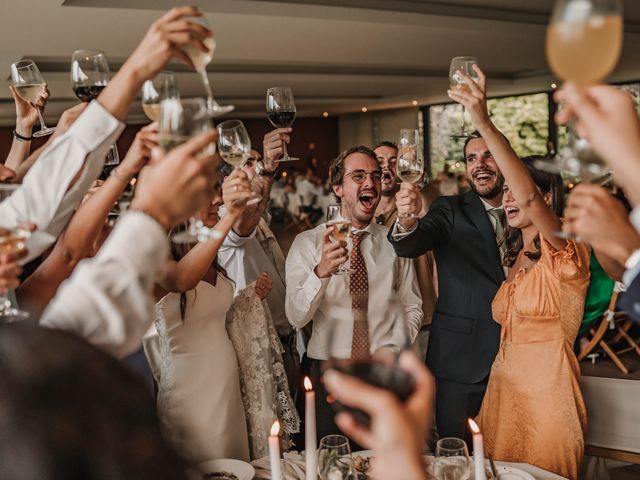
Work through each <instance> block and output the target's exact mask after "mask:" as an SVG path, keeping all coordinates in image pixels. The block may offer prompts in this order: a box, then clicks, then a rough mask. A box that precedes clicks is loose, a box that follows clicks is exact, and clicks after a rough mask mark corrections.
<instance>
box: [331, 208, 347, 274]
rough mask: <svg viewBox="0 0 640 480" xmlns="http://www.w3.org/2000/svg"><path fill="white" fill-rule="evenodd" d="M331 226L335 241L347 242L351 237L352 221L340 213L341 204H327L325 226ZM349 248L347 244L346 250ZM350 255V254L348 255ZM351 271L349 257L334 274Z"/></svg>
mask: <svg viewBox="0 0 640 480" xmlns="http://www.w3.org/2000/svg"><path fill="white" fill-rule="evenodd" d="M331 227H333V235H332V239H333V241H335V242H348V240H349V238H350V237H351V230H352V223H351V219H349V218H346V217H345V216H343V215H342V209H341V206H340V205H338V204H333V205H329V206H327V223H326V228H331ZM348 250H349V245H348V244H347V251H348ZM349 256H350V255H349ZM350 272H351V269H350V268H349V259H347V261H346V262H345V263H343V264H342V265H340V267H338V270H336V272H335V273H334V275H345V274H348V273H350Z"/></svg>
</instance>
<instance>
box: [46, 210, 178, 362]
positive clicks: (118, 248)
mask: <svg viewBox="0 0 640 480" xmlns="http://www.w3.org/2000/svg"><path fill="white" fill-rule="evenodd" d="M168 254H169V246H168V243H167V232H166V231H165V230H164V229H163V228H162V227H161V226H160V224H158V223H157V222H156V221H155V220H153V219H152V218H151V217H149V216H147V215H146V214H144V213H140V212H135V211H131V212H127V213H126V214H124V215H123V216H122V218H121V219H120V220H119V221H118V223H117V224H116V227H115V228H114V229H113V232H111V235H109V238H108V239H107V241H106V242H105V243H104V245H103V246H102V248H101V249H100V251H99V252H98V254H97V255H96V256H95V257H93V258H89V259H85V260H83V261H81V262H80V263H79V264H78V266H77V267H76V269H75V270H74V272H73V275H71V277H70V278H69V279H68V280H66V281H65V282H64V283H63V284H62V285H61V286H60V288H59V289H58V293H57V294H56V296H55V297H54V298H53V300H52V301H51V303H49V306H48V307H47V309H46V310H45V311H44V313H43V314H42V317H41V319H40V325H42V326H44V327H49V328H57V329H60V330H68V331H72V332H74V333H76V334H78V335H80V336H81V337H83V338H84V339H85V340H87V341H88V342H89V343H91V344H93V345H95V346H96V347H99V348H102V349H103V350H106V351H108V352H111V353H112V354H114V355H116V356H117V357H124V356H126V355H128V354H130V353H131V352H134V351H135V350H137V349H138V348H139V346H140V342H141V340H142V336H143V335H144V334H145V332H146V331H147V330H148V328H149V326H150V325H151V323H152V322H153V319H154V315H153V306H154V303H155V302H154V300H153V298H152V297H151V289H152V288H153V285H154V283H155V278H156V274H157V272H158V270H159V268H160V267H162V265H163V264H164V261H165V259H166V258H167V256H168Z"/></svg>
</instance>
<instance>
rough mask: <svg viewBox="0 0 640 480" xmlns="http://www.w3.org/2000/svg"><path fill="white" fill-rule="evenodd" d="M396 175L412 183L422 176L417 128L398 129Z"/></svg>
mask: <svg viewBox="0 0 640 480" xmlns="http://www.w3.org/2000/svg"><path fill="white" fill-rule="evenodd" d="M397 175H398V178H399V179H400V180H402V181H403V182H407V183H411V184H413V185H415V184H417V183H419V182H420V181H421V180H422V177H423V176H424V153H423V151H422V141H421V140H420V132H419V131H418V130H412V129H405V128H403V129H402V130H400V138H399V139H398V161H397ZM407 218H417V215H415V214H413V213H410V214H408V215H407Z"/></svg>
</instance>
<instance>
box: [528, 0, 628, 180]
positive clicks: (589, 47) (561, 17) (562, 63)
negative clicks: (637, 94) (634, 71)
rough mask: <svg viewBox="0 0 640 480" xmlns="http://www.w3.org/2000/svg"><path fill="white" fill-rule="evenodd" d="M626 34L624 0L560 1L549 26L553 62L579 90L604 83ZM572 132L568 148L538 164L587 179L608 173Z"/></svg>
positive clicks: (549, 51) (557, 72)
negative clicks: (624, 29) (623, 14)
mask: <svg viewBox="0 0 640 480" xmlns="http://www.w3.org/2000/svg"><path fill="white" fill-rule="evenodd" d="M623 36H624V35H623V20H622V2H621V1H620V0H557V1H556V3H555V4H554V7H553V12H552V14H551V21H550V23H549V27H548V28H547V37H546V54H547V62H548V63H549V67H550V68H551V70H552V71H553V73H554V74H555V75H557V76H558V77H559V78H561V79H562V80H564V81H569V82H572V83H575V84H577V85H579V86H588V85H593V84H596V83H599V82H601V81H602V80H604V79H605V78H606V77H607V76H608V75H609V74H610V73H611V71H612V70H613V69H614V68H615V66H616V64H617V63H618V58H619V57H620V52H621V51H622V42H623ZM567 128H568V132H567V133H568V135H567V137H568V138H567V146H566V147H565V148H563V149H562V151H561V152H560V154H559V155H558V156H556V157H555V158H554V159H551V160H550V161H546V162H544V161H541V162H538V164H537V165H536V166H538V167H539V168H541V169H543V170H547V171H552V172H554V173H559V172H561V171H567V172H568V173H569V174H570V175H572V176H574V177H579V178H585V179H586V180H587V181H588V180H597V179H599V178H600V177H602V176H604V175H606V174H607V172H608V169H607V166H606V164H605V163H604V162H603V161H602V159H600V158H599V156H598V155H597V154H596V153H595V152H594V151H593V150H592V148H591V146H590V144H589V142H588V140H586V139H584V138H580V136H579V135H578V134H577V132H576V131H575V126H574V123H573V122H570V123H569V125H568V127H567Z"/></svg>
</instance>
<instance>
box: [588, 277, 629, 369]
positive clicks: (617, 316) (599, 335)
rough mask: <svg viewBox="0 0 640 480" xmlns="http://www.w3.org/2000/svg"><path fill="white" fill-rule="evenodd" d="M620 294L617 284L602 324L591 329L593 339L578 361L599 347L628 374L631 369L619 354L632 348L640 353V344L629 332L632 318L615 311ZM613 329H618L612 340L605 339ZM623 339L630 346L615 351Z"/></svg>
mask: <svg viewBox="0 0 640 480" xmlns="http://www.w3.org/2000/svg"><path fill="white" fill-rule="evenodd" d="M619 294H620V291H619V289H618V287H617V285H616V288H614V291H613V294H612V295H611V300H610V301H609V307H608V308H607V311H606V312H604V315H603V316H602V320H601V321H600V324H599V325H598V327H597V328H590V329H589V333H591V340H589V343H588V344H587V346H586V347H585V348H584V349H583V350H582V351H581V352H580V354H579V355H578V361H581V360H584V359H585V358H586V357H587V356H588V355H591V354H592V352H594V350H595V349H596V348H598V347H599V348H601V349H602V350H604V351H605V353H606V354H607V355H608V356H609V358H611V360H612V361H613V363H615V365H616V367H618V369H619V370H620V371H621V372H622V373H624V374H625V375H628V374H629V369H628V368H627V367H626V366H625V365H624V364H623V363H622V360H620V357H619V356H618V355H621V354H622V353H626V352H629V351H631V350H635V352H636V353H637V354H638V355H640V346H638V344H637V343H636V341H635V340H634V339H633V338H632V337H631V336H630V335H629V333H628V331H629V329H630V328H631V326H632V325H633V322H632V320H631V319H630V318H629V317H628V316H627V315H626V314H625V313H624V312H616V311H615V308H616V303H617V301H618V295H619ZM612 330H615V331H616V335H615V336H614V338H613V339H612V340H609V341H607V340H606V339H605V335H606V334H607V333H609V332H610V331H612ZM623 339H624V340H625V341H626V343H628V344H629V347H627V348H624V349H622V350H619V351H617V352H616V351H614V347H615V345H617V344H618V343H619V342H620V341H621V340H623Z"/></svg>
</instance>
